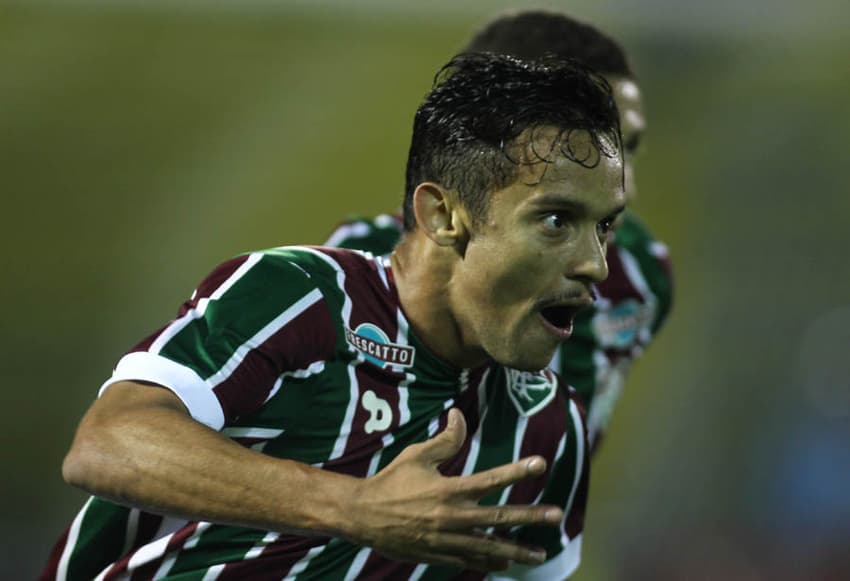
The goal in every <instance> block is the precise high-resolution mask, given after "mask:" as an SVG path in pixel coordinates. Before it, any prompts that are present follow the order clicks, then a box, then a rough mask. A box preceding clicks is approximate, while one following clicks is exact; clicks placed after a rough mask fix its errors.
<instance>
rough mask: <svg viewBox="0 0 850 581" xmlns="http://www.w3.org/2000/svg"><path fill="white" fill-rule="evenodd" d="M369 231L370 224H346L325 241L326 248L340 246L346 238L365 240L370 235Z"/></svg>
mask: <svg viewBox="0 0 850 581" xmlns="http://www.w3.org/2000/svg"><path fill="white" fill-rule="evenodd" d="M369 230H370V228H369V224H367V223H366V222H354V223H353V224H344V225H342V226H340V227H339V228H337V229H336V230H334V231H333V233H331V235H330V237H329V238H328V239H327V241H325V246H339V244H340V242H342V241H343V240H345V239H346V238H364V237H366V236H368V235H369Z"/></svg>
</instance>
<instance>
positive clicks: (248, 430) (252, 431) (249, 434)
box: [221, 426, 283, 439]
mask: <svg viewBox="0 0 850 581" xmlns="http://www.w3.org/2000/svg"><path fill="white" fill-rule="evenodd" d="M221 433H222V434H224V435H226V436H230V437H231V438H265V439H271V438H277V437H278V436H279V435H281V434H282V433H283V430H277V429H274V428H255V427H249V426H242V427H233V428H224V429H223V430H222V431H221Z"/></svg>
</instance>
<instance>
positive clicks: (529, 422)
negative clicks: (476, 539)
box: [42, 247, 588, 581]
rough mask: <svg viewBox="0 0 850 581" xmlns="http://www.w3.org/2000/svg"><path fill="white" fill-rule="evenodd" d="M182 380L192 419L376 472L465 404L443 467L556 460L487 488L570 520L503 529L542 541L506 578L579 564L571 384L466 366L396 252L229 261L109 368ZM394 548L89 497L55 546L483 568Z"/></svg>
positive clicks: (415, 568)
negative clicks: (407, 558)
mask: <svg viewBox="0 0 850 581" xmlns="http://www.w3.org/2000/svg"><path fill="white" fill-rule="evenodd" d="M122 380H141V381H149V382H153V383H157V384H160V385H163V386H166V387H167V388H169V389H171V390H172V391H173V392H174V393H175V394H176V395H177V396H178V397H180V398H181V400H182V401H183V402H184V403H185V405H186V407H187V409H188V410H189V412H190V414H191V415H192V417H193V418H195V419H196V420H197V421H199V422H202V423H204V424H206V425H208V426H210V427H211V428H213V429H215V430H219V431H221V432H222V433H223V434H225V435H227V436H229V437H230V438H232V439H233V440H235V441H237V442H239V443H241V444H242V445H244V446H246V447H250V448H253V449H254V450H257V451H260V452H262V453H264V454H269V455H272V456H276V457H279V458H288V459H292V460H296V461H300V462H304V463H306V464H310V465H313V466H317V467H321V468H323V469H325V470H332V471H335V472H339V473H344V474H348V475H352V476H355V477H368V476H371V475H374V474H375V473H377V472H378V471H379V470H381V469H382V468H384V467H385V466H386V465H387V464H389V463H390V462H391V461H392V460H393V459H394V458H395V457H396V456H397V455H398V454H399V453H400V452H401V451H402V450H403V449H404V448H406V447H407V446H409V445H411V444H413V443H416V442H422V441H424V440H426V439H428V438H430V437H432V436H434V435H435V434H437V433H438V432H439V431H441V430H442V429H443V428H444V427H445V425H446V420H447V411H448V409H449V408H451V407H457V408H458V409H460V410H461V411H462V412H463V414H464V416H465V417H466V421H467V426H468V432H467V439H466V441H465V442H464V444H463V447H462V449H461V451H460V452H459V453H458V454H457V456H455V457H454V458H453V459H451V460H449V461H447V462H446V463H444V464H443V465H442V466H441V467H440V469H441V471H442V472H443V473H444V474H446V475H465V474H471V473H473V472H480V471H482V470H486V469H488V468H493V467H496V466H499V465H502V464H505V463H509V462H512V461H514V460H518V459H520V458H522V457H525V456H528V455H531V454H539V455H542V456H543V457H544V458H546V460H547V463H548V469H547V472H546V473H545V474H544V475H541V476H539V477H536V478H533V479H529V480H525V481H521V482H518V483H516V484H515V485H513V486H511V487H508V488H506V489H505V490H504V491H502V492H500V493H494V494H491V495H490V496H488V497H485V498H484V499H482V501H481V502H482V504H486V505H494V504H508V503H510V504H530V503H544V504H555V505H558V506H561V507H563V508H564V512H565V515H566V516H565V519H564V521H563V522H562V523H561V526H560V527H516V528H514V529H512V530H510V531H507V532H505V533H503V534H504V535H506V536H508V537H510V538H513V539H516V540H517V541H519V542H523V543H528V544H530V545H535V546H541V547H543V548H545V549H546V551H547V555H548V560H547V561H546V562H545V563H544V564H542V565H540V566H537V567H519V566H515V568H514V569H512V570H510V571H508V572H506V573H505V574H504V575H505V576H508V577H510V578H528V579H546V580H548V579H553V578H565V577H566V576H568V575H569V574H570V573H571V572H572V571H573V570H574V569H575V567H577V565H578V561H579V553H580V547H581V531H582V526H583V520H584V508H585V503H586V497H587V486H588V460H587V434H586V428H585V426H584V417H583V410H582V409H581V407H580V405H579V404H578V401H579V400H578V398H577V396H575V393H574V392H573V391H571V390H569V389H566V388H565V387H564V386H563V385H562V384H560V383H559V380H558V378H557V376H556V375H555V374H554V373H552V372H551V371H550V370H543V371H540V372H536V373H531V372H521V371H517V370H513V369H508V368H505V367H503V366H500V365H498V364H495V363H490V364H487V365H484V366H482V367H480V368H476V369H458V368H454V367H451V366H449V365H447V364H446V363H444V362H442V361H441V360H439V359H437V357H436V356H435V355H434V354H432V353H431V352H430V351H429V350H428V348H427V347H426V346H425V345H424V344H423V343H422V342H421V341H420V340H419V339H418V338H417V336H416V335H415V334H414V333H413V332H412V331H411V329H410V327H409V324H408V322H407V320H406V318H405V316H404V313H403V312H402V309H401V307H400V305H399V300H398V295H397V292H396V288H395V284H394V279H393V273H392V269H391V267H390V264H389V261H388V260H387V259H386V258H380V257H379V258H375V257H373V256H372V255H370V254H367V253H361V252H354V251H350V250H342V249H335V248H319V247H283V248H276V249H272V250H267V251H262V252H256V253H252V254H249V255H244V256H240V257H237V258H235V259H232V260H230V261H228V262H225V263H224V264H222V265H221V266H219V267H218V268H216V269H215V270H214V271H213V272H212V273H211V274H210V275H209V276H208V277H207V278H206V279H205V280H204V281H203V282H202V283H201V285H200V286H199V287H198V289H197V290H196V291H195V293H194V294H193V295H192V297H191V299H190V300H189V301H187V302H186V303H184V304H183V305H182V307H181V308H180V310H179V312H178V315H177V318H175V319H174V320H172V321H171V322H170V323H168V324H167V325H166V326H165V327H163V328H162V329H160V330H159V331H157V332H156V333H154V334H153V335H151V336H150V337H149V338H147V339H146V340H144V341H143V342H141V343H140V344H139V345H138V346H136V347H135V348H134V349H132V350H131V351H130V352H129V353H128V354H126V355H125V356H124V357H122V358H121V360H120V361H119V362H118V364H117V366H116V368H115V370H114V373H113V375H112V377H111V379H110V380H109V381H107V382H106V383H105V384H104V386H103V387H102V388H101V391H103V390H104V389H108V387H109V385H111V384H113V383H115V382H118V381H122ZM482 577H483V575H482V574H480V573H476V572H471V571H461V570H458V569H453V568H450V567H444V566H429V565H425V564H417V563H407V562H400V561H393V560H391V559H388V558H386V557H383V556H382V555H380V554H378V553H376V552H375V551H373V550H371V549H369V548H366V547H361V546H357V545H354V544H352V543H350V542H348V541H346V540H344V539H340V538H327V537H301V536H295V535H290V534H285V533H278V532H275V531H263V530H254V529H249V528H243V527H236V526H225V525H219V524H215V523H210V522H199V521H187V520H183V519H178V518H173V517H169V516H158V515H155V514H151V513H148V512H144V511H141V510H139V509H135V508H130V507H124V506H119V505H117V504H113V503H111V502H108V501H105V500H103V499H100V498H96V497H92V498H90V499H89V500H88V502H86V503H85V505H84V506H83V508H82V510H81V511H80V512H79V513H78V514H77V516H76V518H75V519H74V520H73V522H72V523H71V525H70V527H69V528H68V530H67V531H66V532H65V534H64V535H63V536H62V538H61V539H60V540H59V542H58V543H57V544H56V546H55V548H54V550H53V553H52V554H51V557H50V560H49V563H48V565H47V568H46V570H45V572H44V574H43V576H42V578H43V579H62V580H64V579H98V580H110V579H119V578H120V579H134V580H135V579H180V580H190V579H191V580H205V581H210V580H214V579H219V580H222V581H224V580H229V579H294V580H302V579H322V580H326V579H408V578H410V579H422V580H431V579H433V580H440V579H480V578H482Z"/></svg>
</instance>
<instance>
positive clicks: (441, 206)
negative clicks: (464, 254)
mask: <svg viewBox="0 0 850 581" xmlns="http://www.w3.org/2000/svg"><path fill="white" fill-rule="evenodd" d="M413 212H414V214H415V215H416V225H417V226H418V227H419V228H421V229H422V231H423V232H424V233H425V235H426V236H428V238H430V239H431V240H433V241H434V242H436V243H437V244H438V245H440V246H457V245H461V246H463V245H465V244H466V241H467V238H468V232H469V230H468V227H467V218H468V217H467V213H466V211H465V209H464V208H463V206H462V205H461V204H460V200H458V198H457V195H456V194H455V193H454V192H452V191H448V190H446V189H444V188H443V187H442V186H439V185H437V184H435V183H432V182H424V183H421V184H419V185H418V186H417V187H416V189H415V190H414V191H413Z"/></svg>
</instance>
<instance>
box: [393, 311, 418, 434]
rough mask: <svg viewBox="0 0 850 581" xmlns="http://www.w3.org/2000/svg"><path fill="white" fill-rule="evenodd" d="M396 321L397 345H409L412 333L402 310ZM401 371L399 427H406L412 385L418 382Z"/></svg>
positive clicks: (397, 313)
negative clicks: (402, 374) (409, 335)
mask: <svg viewBox="0 0 850 581" xmlns="http://www.w3.org/2000/svg"><path fill="white" fill-rule="evenodd" d="M396 321H397V324H398V333H397V334H396V339H395V340H396V343H398V344H399V345H409V343H408V333H409V331H410V325H409V324H408V322H407V319H406V318H405V317H404V313H403V312H402V311H401V309H400V308H398V309H396ZM399 369H400V370H404V379H403V380H402V381H400V382H399V384H398V425H399V426H404V425H406V424H407V423H408V422H409V421H410V404H409V398H410V384H411V383H413V382H414V381H416V374H414V373H410V372H409V371H408V370H407V369H405V368H399ZM411 370H412V369H411Z"/></svg>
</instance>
